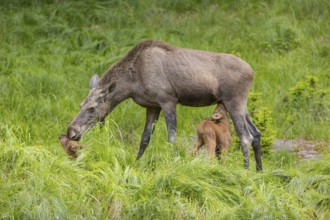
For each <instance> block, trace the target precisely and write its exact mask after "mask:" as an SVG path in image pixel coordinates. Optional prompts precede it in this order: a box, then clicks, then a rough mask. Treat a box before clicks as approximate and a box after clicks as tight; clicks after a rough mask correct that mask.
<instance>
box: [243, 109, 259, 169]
mask: <svg viewBox="0 0 330 220" xmlns="http://www.w3.org/2000/svg"><path fill="white" fill-rule="evenodd" d="M245 117H246V121H247V123H248V129H249V131H250V132H251V133H252V135H253V141H252V148H253V152H254V156H255V160H256V169H257V171H262V161H261V147H260V138H261V132H260V131H259V130H258V128H257V127H256V126H255V125H254V124H253V122H252V120H251V118H250V116H249V114H248V112H246V114H245Z"/></svg>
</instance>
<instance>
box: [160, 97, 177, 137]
mask: <svg viewBox="0 0 330 220" xmlns="http://www.w3.org/2000/svg"><path fill="white" fill-rule="evenodd" d="M162 109H163V111H164V115H165V121H166V127H167V133H168V141H169V142H174V141H175V138H176V109H175V104H174V103H167V104H166V105H164V106H162Z"/></svg>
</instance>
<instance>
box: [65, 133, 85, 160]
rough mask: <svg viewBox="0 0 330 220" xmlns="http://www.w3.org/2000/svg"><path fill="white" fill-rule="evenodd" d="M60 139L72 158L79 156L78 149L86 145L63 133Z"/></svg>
mask: <svg viewBox="0 0 330 220" xmlns="http://www.w3.org/2000/svg"><path fill="white" fill-rule="evenodd" d="M59 140H60V142H61V145H62V147H63V149H64V150H65V152H66V153H67V154H68V155H69V156H70V157H71V158H72V159H74V158H77V157H78V151H79V150H81V149H82V148H83V147H84V146H82V145H80V144H78V143H77V142H76V141H72V140H70V139H69V138H68V137H67V136H66V135H64V134H61V135H60V136H59Z"/></svg>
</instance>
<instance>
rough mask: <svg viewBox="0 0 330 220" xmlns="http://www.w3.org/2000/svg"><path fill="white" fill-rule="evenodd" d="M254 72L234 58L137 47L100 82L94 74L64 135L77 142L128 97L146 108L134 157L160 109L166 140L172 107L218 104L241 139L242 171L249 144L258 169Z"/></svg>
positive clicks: (158, 45)
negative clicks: (250, 101) (250, 105)
mask: <svg viewBox="0 0 330 220" xmlns="http://www.w3.org/2000/svg"><path fill="white" fill-rule="evenodd" d="M253 75H254V71H253V70H252V69H251V67H250V65H249V64H247V63H246V62H245V61H243V60H241V59H240V58H238V57H235V56H233V55H230V54H224V53H213V52H207V51H199V50H192V49H186V48H178V47H174V46H172V45H169V44H167V43H164V42H160V41H154V40H146V41H142V42H140V43H138V44H137V45H136V46H134V47H133V49H131V51H129V52H128V54H127V55H126V56H125V57H124V58H122V59H121V60H120V61H119V62H117V63H116V64H114V65H113V66H112V67H111V68H110V70H108V71H107V72H106V73H105V74H104V75H103V76H102V78H101V79H99V78H98V76H97V75H94V76H93V77H92V79H91V81H90V92H89V95H88V96H87V98H86V99H85V100H84V101H83V102H82V104H81V105H80V112H79V113H78V114H77V115H76V116H75V118H74V119H73V120H72V121H71V123H70V124H69V126H68V129H67V136H68V138H69V139H71V140H75V141H79V140H80V138H81V136H82V135H83V133H84V132H85V131H87V130H88V129H89V128H91V127H92V126H94V125H95V124H96V123H97V122H102V121H104V118H105V117H106V116H107V115H108V114H109V113H110V112H111V111H112V110H113V109H114V108H115V107H116V106H117V105H118V104H119V103H120V102H122V101H123V100H125V99H128V98H132V99H133V100H134V101H135V102H136V103H137V104H139V105H140V106H143V107H145V108H146V123H145V128H144V131H143V134H142V138H141V142H140V150H139V153H138V155H137V159H139V158H140V157H141V156H142V155H143V153H144V151H145V149H146V147H147V146H148V144H149V141H150V137H151V134H152V133H153V129H154V123H155V122H156V120H157V119H158V116H159V113H160V111H161V110H163V112H164V115H165V121H166V125H167V130H168V140H169V141H170V142H173V141H174V140H175V138H176V125H177V122H176V105H177V104H178V103H180V104H182V105H186V106H195V107H201V106H209V105H213V104H216V103H218V102H220V101H222V102H223V103H224V105H225V108H226V110H227V111H228V112H229V114H230V116H231V118H232V121H233V123H234V127H235V130H236V132H237V134H238V136H239V138H240V140H241V145H242V151H243V156H244V167H245V168H248V166H249V155H250V146H251V143H252V147H253V150H254V153H255V159H256V169H257V170H258V171H261V170H262V163H261V153H260V137H261V133H260V132H259V130H258V128H257V127H256V126H255V125H254V124H253V122H252V120H251V119H250V117H249V114H248V111H247V97H248V91H249V88H250V85H251V83H252V80H253Z"/></svg>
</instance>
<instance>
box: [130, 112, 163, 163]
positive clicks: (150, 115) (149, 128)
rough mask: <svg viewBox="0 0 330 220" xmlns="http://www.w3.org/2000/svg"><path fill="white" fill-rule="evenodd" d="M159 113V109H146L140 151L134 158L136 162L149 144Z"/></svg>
mask: <svg viewBox="0 0 330 220" xmlns="http://www.w3.org/2000/svg"><path fill="white" fill-rule="evenodd" d="M159 113H160V109H158V108H147V117H146V124H145V127H144V131H143V134H142V138H141V142H140V150H139V153H138V155H137V157H136V159H137V160H138V159H140V158H141V157H142V155H143V153H144V151H145V149H146V148H147V146H148V144H149V141H150V137H151V134H152V133H153V131H154V124H155V122H156V121H157V119H158V116H159Z"/></svg>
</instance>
